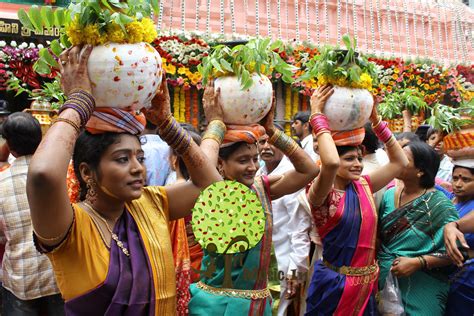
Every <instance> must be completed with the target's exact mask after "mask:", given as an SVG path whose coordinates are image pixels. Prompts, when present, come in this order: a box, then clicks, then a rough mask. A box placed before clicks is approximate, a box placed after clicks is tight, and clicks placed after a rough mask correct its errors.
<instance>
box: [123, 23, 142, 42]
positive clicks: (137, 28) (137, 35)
mask: <svg viewBox="0 0 474 316" xmlns="http://www.w3.org/2000/svg"><path fill="white" fill-rule="evenodd" d="M125 29H126V30H127V34H128V36H127V42H128V43H130V44H134V43H140V42H141V41H142V40H143V26H142V24H141V23H140V22H138V21H133V22H131V23H128V24H127V25H125Z"/></svg>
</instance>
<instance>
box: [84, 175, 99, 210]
mask: <svg viewBox="0 0 474 316" xmlns="http://www.w3.org/2000/svg"><path fill="white" fill-rule="evenodd" d="M86 185H87V193H86V201H87V202H89V203H90V204H93V203H94V202H95V201H96V200H97V191H96V184H95V181H94V180H93V179H90V178H89V179H88V180H87V184H86Z"/></svg>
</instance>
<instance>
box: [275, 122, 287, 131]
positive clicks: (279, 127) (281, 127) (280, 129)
mask: <svg viewBox="0 0 474 316" xmlns="http://www.w3.org/2000/svg"><path fill="white" fill-rule="evenodd" d="M273 126H275V128H276V129H277V130H279V131H281V132H284V131H285V129H284V128H283V126H281V125H280V124H278V123H273Z"/></svg>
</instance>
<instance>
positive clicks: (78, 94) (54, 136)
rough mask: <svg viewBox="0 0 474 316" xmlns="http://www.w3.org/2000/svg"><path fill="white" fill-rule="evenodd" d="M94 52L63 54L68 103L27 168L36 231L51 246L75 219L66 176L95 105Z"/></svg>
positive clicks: (64, 89)
mask: <svg viewBox="0 0 474 316" xmlns="http://www.w3.org/2000/svg"><path fill="white" fill-rule="evenodd" d="M91 51H92V47H91V46H85V47H84V48H82V49H81V48H80V47H73V48H72V49H70V50H66V51H65V52H63V53H62V54H61V56H60V71H61V85H62V88H63V91H64V93H65V94H66V95H67V96H68V100H67V101H66V103H65V104H64V105H63V108H62V109H63V110H62V111H61V113H60V115H59V117H58V118H57V119H56V121H55V123H54V124H53V125H52V126H51V127H50V129H49V130H48V132H47V133H46V135H45V136H44V138H43V140H42V141H41V143H40V145H39V147H38V149H37V150H36V152H35V154H34V155H33V158H32V159H31V163H30V166H29V169H28V179H27V184H26V188H27V195H28V203H29V205H30V211H31V220H32V222H33V228H34V230H35V233H36V235H37V236H38V238H39V239H40V240H41V242H42V243H43V244H45V245H49V246H54V245H56V244H58V243H59V242H60V241H61V240H62V239H63V238H64V236H65V235H66V233H67V231H68V229H69V227H70V226H71V223H72V220H73V211H72V208H71V204H70V202H69V197H68V194H67V187H66V173H67V168H68V164H69V161H70V160H71V156H72V152H73V149H74V144H75V142H76V138H77V136H78V135H79V132H80V126H84V125H85V124H86V122H87V119H88V116H90V115H91V114H92V111H93V109H94V106H95V101H94V98H93V97H92V95H91V94H90V92H88V91H91V83H90V80H89V74H88V72H87V61H88V59H89V56H90V53H91ZM77 109H80V111H82V112H80V111H78V110H77Z"/></svg>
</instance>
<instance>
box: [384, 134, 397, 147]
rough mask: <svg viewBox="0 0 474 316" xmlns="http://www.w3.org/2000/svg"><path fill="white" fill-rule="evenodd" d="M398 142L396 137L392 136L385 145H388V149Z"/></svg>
mask: <svg viewBox="0 0 474 316" xmlns="http://www.w3.org/2000/svg"><path fill="white" fill-rule="evenodd" d="M396 142H397V140H396V139H395V136H393V135H392V136H391V137H390V138H389V140H387V141H386V142H385V145H386V146H387V147H392V146H393V145H395V143H396Z"/></svg>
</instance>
